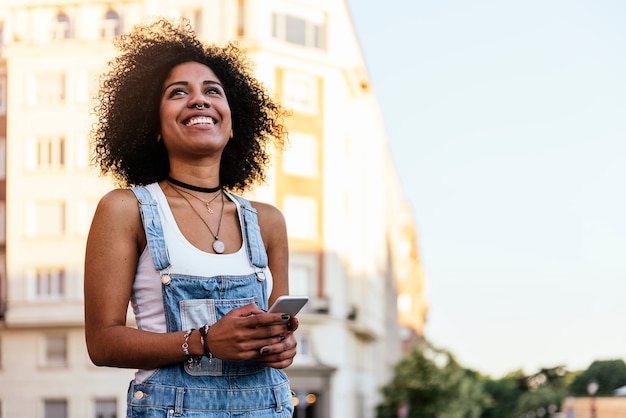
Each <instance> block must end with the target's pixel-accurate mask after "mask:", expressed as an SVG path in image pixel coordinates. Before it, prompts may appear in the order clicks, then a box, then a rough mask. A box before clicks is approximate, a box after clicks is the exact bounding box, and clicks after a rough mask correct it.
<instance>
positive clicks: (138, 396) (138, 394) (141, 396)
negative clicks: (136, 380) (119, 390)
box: [134, 390, 143, 400]
mask: <svg viewBox="0 0 626 418" xmlns="http://www.w3.org/2000/svg"><path fill="white" fill-rule="evenodd" d="M134 396H135V399H137V400H139V399H141V398H143V392H142V391H140V390H138V391H137V392H135V395H134Z"/></svg>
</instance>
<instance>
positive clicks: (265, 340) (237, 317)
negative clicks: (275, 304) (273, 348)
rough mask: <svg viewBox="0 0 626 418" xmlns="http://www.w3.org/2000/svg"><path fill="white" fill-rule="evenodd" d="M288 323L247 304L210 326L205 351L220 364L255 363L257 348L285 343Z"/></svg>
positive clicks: (287, 319) (289, 321)
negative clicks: (218, 360)
mask: <svg viewBox="0 0 626 418" xmlns="http://www.w3.org/2000/svg"><path fill="white" fill-rule="evenodd" d="M290 323H291V318H290V317H289V315H286V314H281V313H267V312H265V311H264V310H262V309H261V308H259V307H258V306H257V305H255V304H254V303H251V304H249V305H246V306H242V307H241V308H236V309H233V310H232V311H230V312H229V313H227V314H226V315H224V316H223V317H222V318H221V319H220V320H219V321H217V322H216V323H215V324H213V325H212V326H211V328H209V330H208V332H207V337H206V341H205V348H208V350H209V351H210V352H211V354H212V355H213V357H216V358H219V359H221V360H230V361H239V360H250V359H255V358H258V357H259V355H260V354H259V353H260V350H261V348H263V347H265V346H269V345H272V344H277V343H279V342H281V341H283V340H285V338H286V336H287V334H288V333H289V328H288V326H289V324H290ZM206 354H208V353H206Z"/></svg>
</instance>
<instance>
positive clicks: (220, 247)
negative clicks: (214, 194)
mask: <svg viewBox="0 0 626 418" xmlns="http://www.w3.org/2000/svg"><path fill="white" fill-rule="evenodd" d="M172 189H174V190H175V191H176V193H178V194H179V195H180V197H182V198H183V199H185V201H186V202H187V204H188V205H189V207H190V208H191V210H193V211H194V213H195V214H196V215H198V218H200V220H201V221H202V223H203V224H204V225H205V226H206V227H207V229H208V230H209V232H210V233H211V235H212V236H213V238H215V241H213V251H215V253H216V254H223V253H224V251H225V250H226V245H224V242H222V241H220V238H219V234H220V228H221V227H222V217H223V216H224V193H220V194H221V195H222V210H221V211H220V220H219V222H218V224H217V233H216V234H214V233H213V230H212V229H211V227H210V226H209V224H208V223H207V222H206V221H205V220H204V218H203V217H202V216H201V215H200V213H199V212H198V211H197V210H196V208H194V207H193V205H192V204H191V202H190V201H189V199H187V198H186V197H185V196H184V195H183V194H182V193H181V192H180V190H178V188H176V187H172Z"/></svg>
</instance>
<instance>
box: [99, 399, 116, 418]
mask: <svg viewBox="0 0 626 418" xmlns="http://www.w3.org/2000/svg"><path fill="white" fill-rule="evenodd" d="M116 417H117V401H116V400H115V399H98V400H96V416H95V418H116Z"/></svg>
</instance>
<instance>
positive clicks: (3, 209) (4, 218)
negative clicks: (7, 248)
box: [0, 200, 7, 303]
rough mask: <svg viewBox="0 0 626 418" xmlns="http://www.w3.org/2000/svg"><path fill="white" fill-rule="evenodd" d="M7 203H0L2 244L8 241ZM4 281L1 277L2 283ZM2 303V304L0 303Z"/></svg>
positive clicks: (0, 236)
mask: <svg viewBox="0 0 626 418" xmlns="http://www.w3.org/2000/svg"><path fill="white" fill-rule="evenodd" d="M6 203H7V202H6V201H4V200H1V201H0V244H2V245H4V244H6V240H7V229H6V226H7V225H6V221H7V204H6ZM1 281H2V279H1V276H0V282H1ZM0 303H2V302H0Z"/></svg>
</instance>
